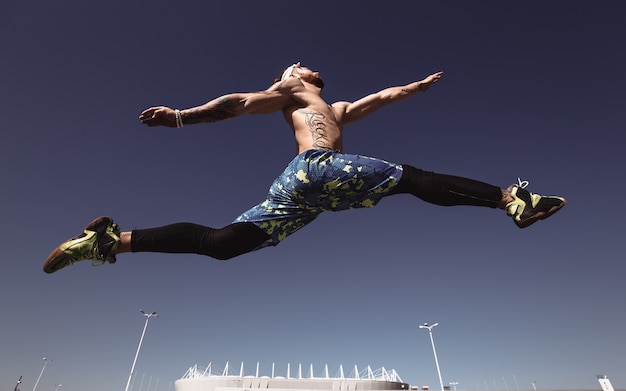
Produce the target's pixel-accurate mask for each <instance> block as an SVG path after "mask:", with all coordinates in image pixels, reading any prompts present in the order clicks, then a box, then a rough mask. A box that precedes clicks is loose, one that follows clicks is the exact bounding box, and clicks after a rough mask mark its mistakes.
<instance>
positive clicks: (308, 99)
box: [283, 79, 343, 153]
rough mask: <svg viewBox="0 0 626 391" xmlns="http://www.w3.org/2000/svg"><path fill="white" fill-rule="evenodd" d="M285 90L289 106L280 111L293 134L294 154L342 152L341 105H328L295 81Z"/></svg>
mask: <svg viewBox="0 0 626 391" xmlns="http://www.w3.org/2000/svg"><path fill="white" fill-rule="evenodd" d="M286 87H287V88H288V90H289V91H288V94H289V95H291V97H292V102H293V103H292V104H291V105H289V106H287V107H285V108H283V115H284V116H285V119H286V120H287V123H289V126H290V127H291V128H292V130H293V132H294V137H295V140H296V148H297V151H298V153H302V152H304V151H306V150H307V149H329V150H335V151H342V150H343V144H342V138H341V133H342V130H343V124H342V117H343V110H342V109H341V104H335V105H329V104H328V103H326V101H324V99H322V97H321V96H320V95H319V91H315V89H310V88H307V86H306V85H304V84H303V83H301V82H300V81H299V80H297V79H291V80H290V81H289V83H288V86H286Z"/></svg>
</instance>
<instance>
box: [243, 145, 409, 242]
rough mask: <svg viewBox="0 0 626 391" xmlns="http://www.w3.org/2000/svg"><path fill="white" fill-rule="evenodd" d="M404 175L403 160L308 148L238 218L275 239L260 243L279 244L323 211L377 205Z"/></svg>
mask: <svg viewBox="0 0 626 391" xmlns="http://www.w3.org/2000/svg"><path fill="white" fill-rule="evenodd" d="M401 176H402V166H401V165H399V164H393V163H389V162H386V161H384V160H380V159H375V158H370V157H366V156H359V155H348V154H343V153H339V152H335V151H328V150H320V149H309V150H307V151H305V152H303V153H301V154H300V155H298V156H296V157H295V158H294V159H293V160H292V161H291V163H289V165H288V166H287V168H286V169H285V171H284V172H283V173H282V174H281V175H280V176H279V177H278V178H276V180H275V181H274V183H272V186H271V187H270V189H269V193H268V195H267V199H266V200H265V201H263V202H262V203H260V204H258V205H257V206H255V207H253V208H252V209H250V210H248V211H247V212H244V213H243V214H241V216H239V217H237V219H235V221H234V222H251V223H254V224H255V225H256V226H258V227H259V228H261V229H262V230H263V231H265V232H266V233H267V234H268V235H269V236H270V238H271V239H270V240H269V241H268V242H266V243H264V244H263V245H261V246H260V247H266V246H275V245H277V244H278V243H279V242H280V241H281V240H283V239H285V238H286V237H287V236H289V235H291V234H292V233H294V232H296V231H297V230H299V229H300V228H302V227H304V226H305V225H307V224H308V223H310V222H311V221H313V220H315V218H317V216H319V214H320V213H322V212H324V211H340V210H346V209H355V208H371V207H373V206H374V205H376V204H377V203H378V202H379V201H380V199H381V198H383V197H384V196H385V195H387V194H388V193H389V191H390V190H391V189H393V187H394V186H395V185H396V184H397V183H398V181H399V180H400V177H401ZM260 247H259V248H260Z"/></svg>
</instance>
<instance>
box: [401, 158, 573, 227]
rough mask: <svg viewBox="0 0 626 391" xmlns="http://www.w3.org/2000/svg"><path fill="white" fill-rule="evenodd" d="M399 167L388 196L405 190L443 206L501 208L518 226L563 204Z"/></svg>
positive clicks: (555, 199) (513, 189)
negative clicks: (398, 177) (400, 170)
mask: <svg viewBox="0 0 626 391" xmlns="http://www.w3.org/2000/svg"><path fill="white" fill-rule="evenodd" d="M402 169H403V170H402V176H401V177H400V180H399V181H398V184H397V185H396V187H395V188H393V189H392V190H391V192H390V195H392V194H403V193H408V194H412V195H414V196H416V197H418V198H420V199H422V200H424V201H426V202H429V203H432V204H437V205H443V206H453V205H472V206H484V207H489V208H499V209H503V210H506V212H507V214H508V215H509V216H511V217H513V220H514V222H515V224H517V226H518V227H520V228H525V227H528V226H529V225H531V224H532V223H534V222H535V221H537V220H542V219H545V218H547V217H549V216H551V215H553V214H554V213H556V212H557V211H558V210H559V209H561V208H562V207H563V206H564V205H565V203H566V201H565V199H564V198H562V197H555V196H547V197H546V196H540V195H537V194H532V193H530V192H528V191H527V190H525V189H524V188H523V187H521V186H518V185H512V186H511V187H509V188H508V189H502V188H500V187H497V186H493V185H490V184H487V183H484V182H480V181H476V180H473V179H468V178H463V177H458V176H454V175H445V174H437V173H434V172H428V171H424V170H420V169H417V168H415V167H412V166H410V165H402Z"/></svg>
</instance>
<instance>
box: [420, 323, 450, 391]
mask: <svg viewBox="0 0 626 391" xmlns="http://www.w3.org/2000/svg"><path fill="white" fill-rule="evenodd" d="M438 325H439V323H435V324H432V325H430V326H429V325H428V323H424V324H423V325H420V329H428V335H430V343H431V344H432V345H433V354H434V355H435V365H436V366H437V375H439V386H441V391H444V389H443V380H442V379H441V370H440V369H439V360H437V350H435V340H434V339H433V327H435V326H438Z"/></svg>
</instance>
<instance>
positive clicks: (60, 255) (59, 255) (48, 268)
mask: <svg viewBox="0 0 626 391" xmlns="http://www.w3.org/2000/svg"><path fill="white" fill-rule="evenodd" d="M63 244H65V243H63ZM63 244H62V245H60V246H59V247H57V248H55V249H54V251H52V253H50V255H48V258H46V260H45V261H44V263H43V271H44V272H46V273H48V274H50V273H54V272H56V271H57V270H61V269H62V267H57V266H58V265H61V264H64V263H66V260H67V259H68V258H69V256H68V255H67V254H66V253H64V252H63V250H61V246H63Z"/></svg>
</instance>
